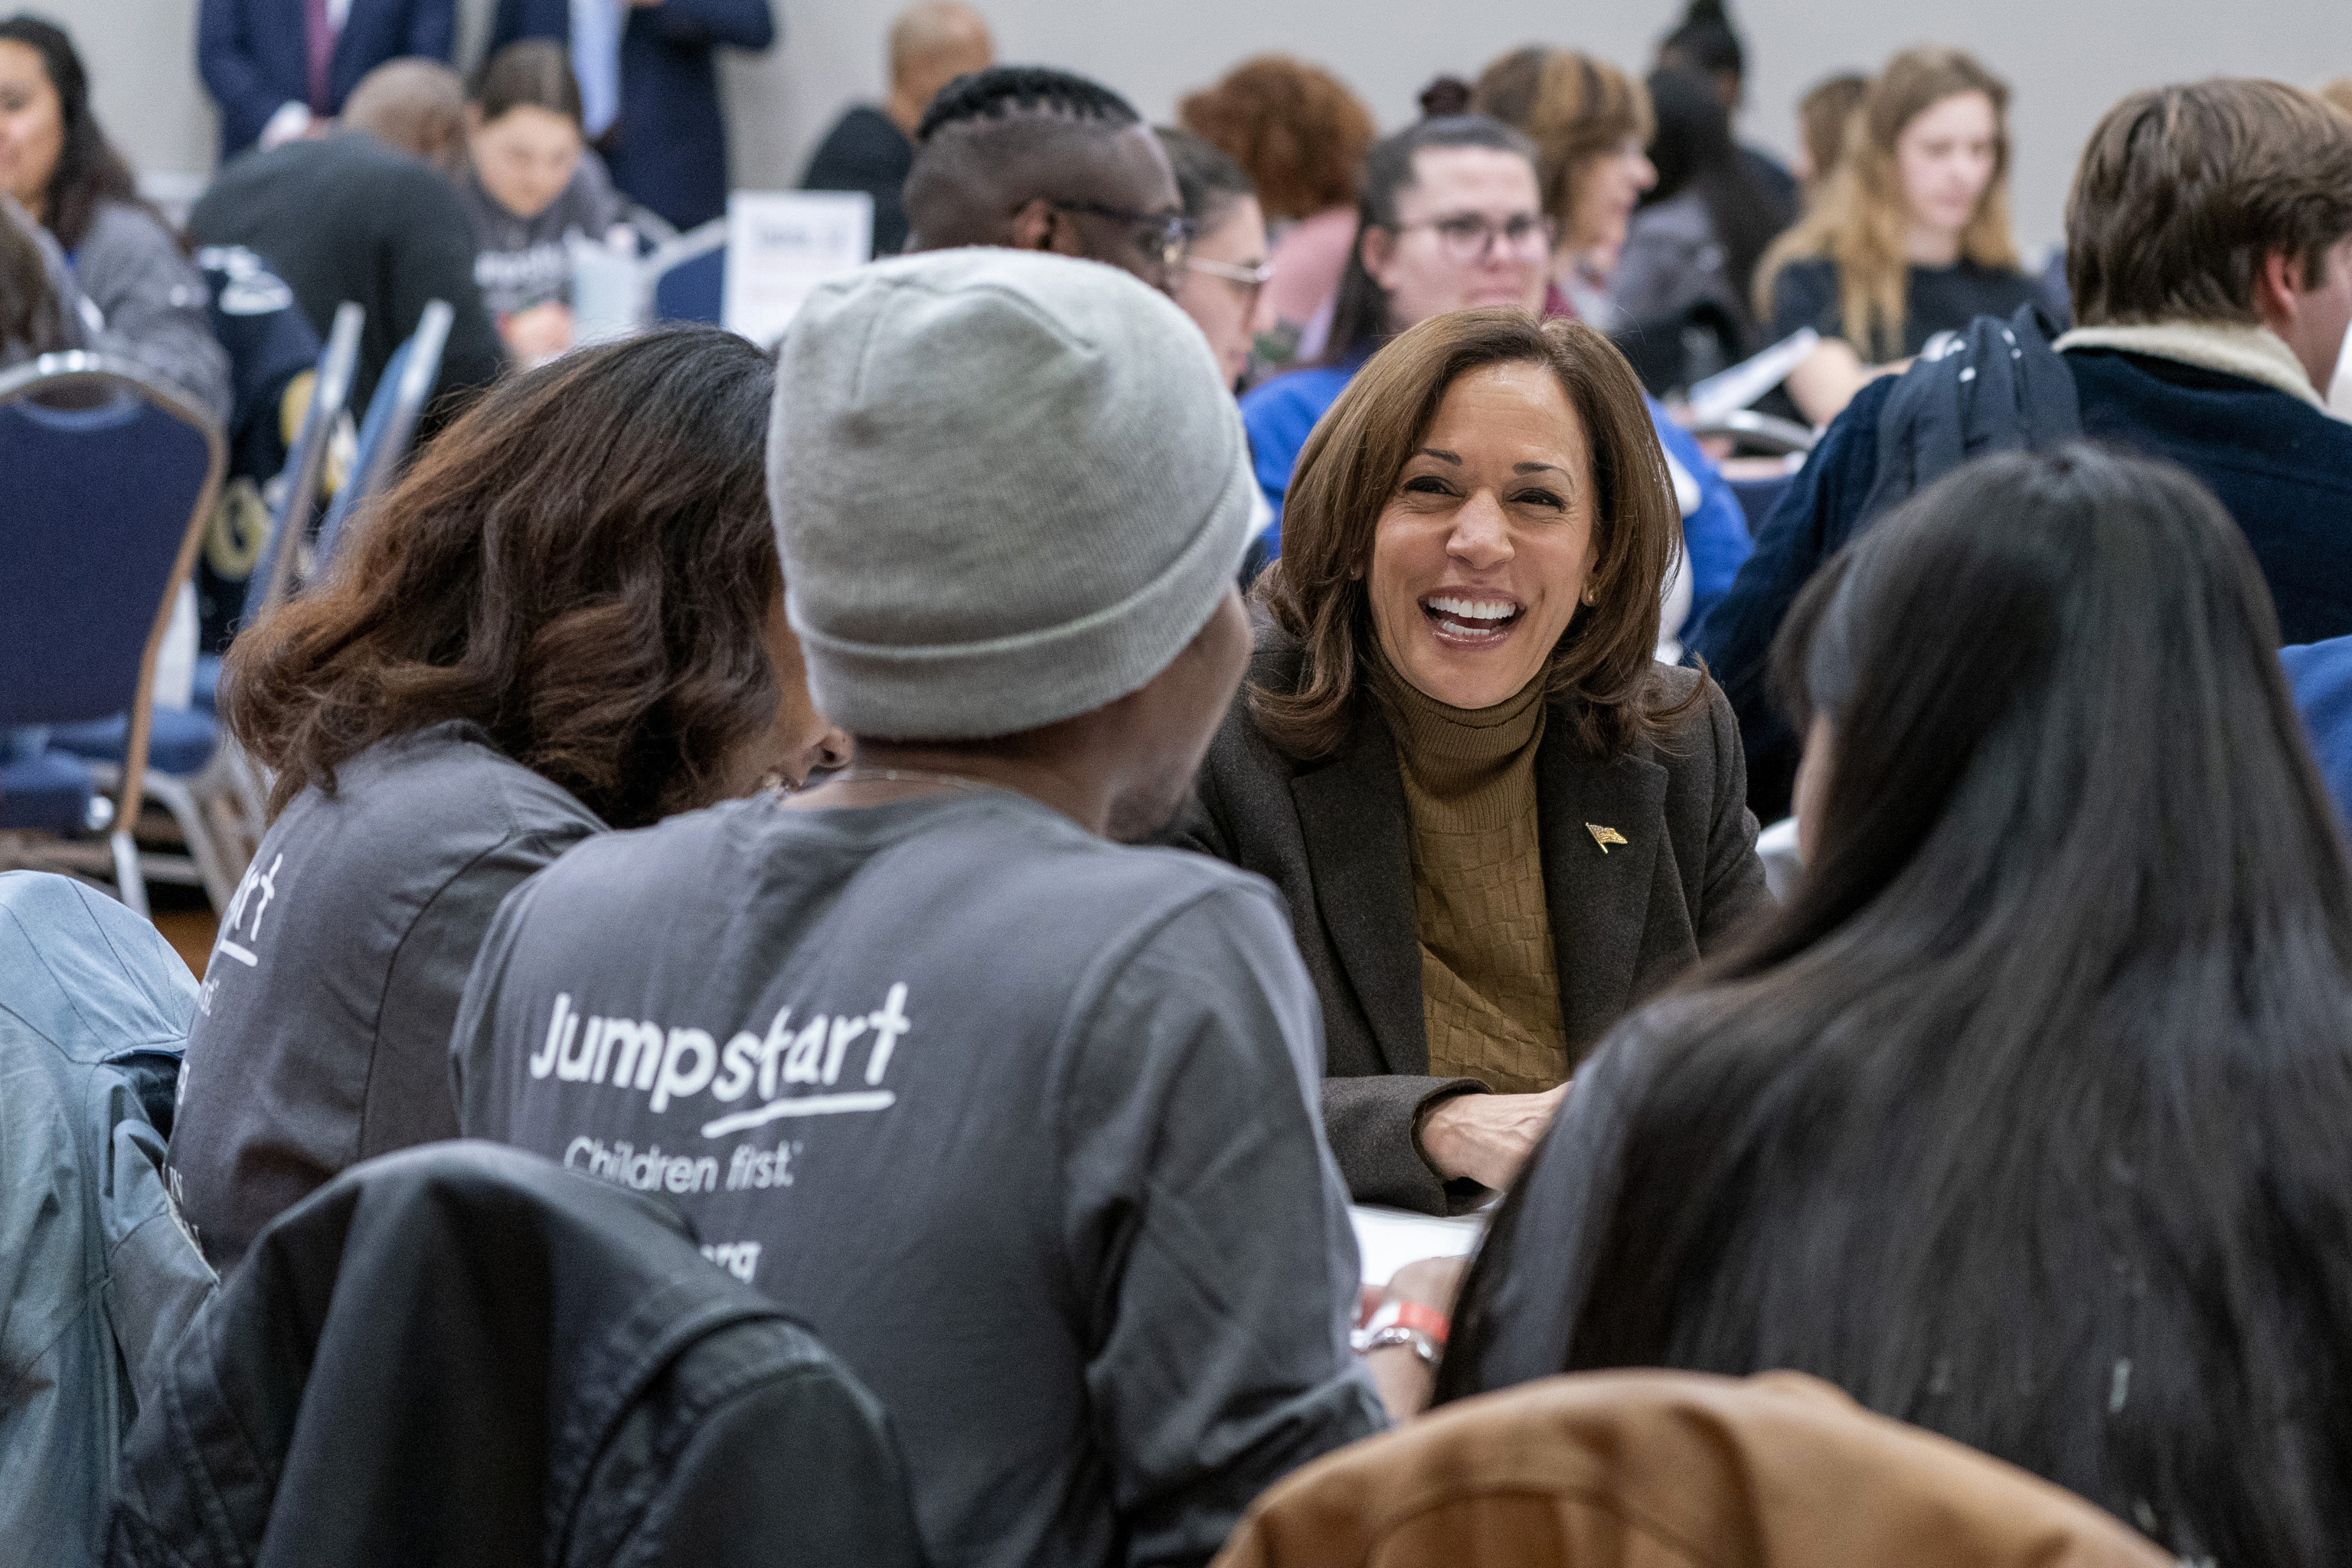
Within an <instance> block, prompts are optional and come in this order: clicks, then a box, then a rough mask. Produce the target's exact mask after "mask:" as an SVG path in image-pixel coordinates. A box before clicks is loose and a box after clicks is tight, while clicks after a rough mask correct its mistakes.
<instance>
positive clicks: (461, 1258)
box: [105, 1143, 922, 1568]
mask: <svg viewBox="0 0 2352 1568" xmlns="http://www.w3.org/2000/svg"><path fill="white" fill-rule="evenodd" d="M659 1164H660V1162H659V1160H658V1157H657V1156H656V1160H655V1168H656V1169H658V1167H659ZM120 1481H121V1486H120V1493H119V1497H118V1500H117V1502H116V1507H115V1511H114V1513H113V1515H112V1517H111V1519H110V1522H109V1525H108V1531H107V1539H106V1542H105V1560H106V1561H107V1562H108V1563H114V1564H158V1565H161V1564H171V1565H173V1568H213V1565H215V1564H220V1565H223V1568H226V1565H228V1564H245V1563H252V1564H256V1565H257V1568H275V1565H278V1564H286V1565H288V1568H292V1565H294V1564H300V1563H335V1564H338V1565H339V1568H368V1565H373V1564H383V1565H384V1568H390V1565H392V1564H394V1563H402V1564H411V1563H415V1564H434V1565H437V1568H457V1565H461V1564H462V1565H467V1568H472V1565H476V1564H478V1565H480V1568H494V1565H495V1568H511V1565H515V1564H532V1563H544V1564H548V1565H550V1568H570V1565H577V1568H589V1565H591V1564H593V1565H595V1568H606V1565H612V1568H619V1565H621V1564H655V1563H677V1564H681V1565H683V1564H689V1563H690V1564H696V1565H702V1564H733V1563H744V1564H749V1563H773V1562H776V1561H779V1560H780V1558H781V1557H789V1559H790V1560H791V1561H792V1562H793V1563H841V1564H845V1565H846V1564H852V1563H858V1564H910V1563H919V1562H920V1561H921V1558H922V1553H921V1547H920V1545H919V1538H918V1536H917V1534H916V1528H915V1519H914V1512H913V1509H912V1505H911V1504H910V1502H909V1501H908V1491H907V1485H906V1476H905V1472H904V1468H903V1467H902V1465H901V1462H900V1459H899V1455H898V1446H897V1443H896V1442H895V1440H894V1439H893V1438H892V1436H891V1435H890V1432H889V1430H888V1428H887V1426H886V1424H885V1420H884V1416H883V1414H882V1411H881V1408H880V1406H879V1405H877V1404H876V1402H875V1400H874V1398H873V1396H872V1395H871V1394H867V1393H866V1390H865V1389H864V1388H863V1387H862V1386H860V1385H859V1384H858V1383H857V1381H856V1379H855V1378H854V1377H852V1376H851V1375H850V1373H848V1371H847V1370H846V1369H845V1368H844V1367H842V1366H841V1364H840V1363H837V1362H836V1361H835V1360H834V1358H833V1357H832V1355H831V1354H830V1353H828V1352H826V1351H825V1349H824V1347H823V1346H822V1345H820V1344H818V1343H817V1342H816V1341H815V1340H814V1339H812V1338H811V1337H810V1336H809V1335H808V1333H807V1332H806V1331H803V1330H802V1329H801V1328H800V1327H798V1326H797V1325H796V1324H794V1323H793V1321H791V1320H790V1319H788V1318H787V1317H785V1315H784V1313H783V1311H782V1309H781V1308H779V1307H777V1306H776V1305H775V1304H774V1303H772V1302H771V1301H770V1300H767V1298H765V1297H763V1296H761V1294H760V1293H759V1292H758V1291H756V1290H753V1289H751V1287H749V1286H747V1285H743V1284H740V1283H739V1282H738V1281H736V1280H735V1279H731V1278H730V1277H729V1276H728V1275H727V1274H726V1273H725V1272H724V1271H722V1270H721V1269H720V1268H719V1267H717V1266H716V1265H714V1264H712V1263H710V1262H708V1261H706V1260H705V1259H704V1258H702V1257H701V1256H699V1255H698V1253H697V1251H696V1248H695V1245H694V1243H693V1242H692V1241H691V1240H690V1239H688V1236H687V1234H686V1230H685V1227H684V1225H683V1224H682V1222H681V1221H679V1220H678V1218H677V1216H676V1215H675V1214H674V1213H672V1211H671V1210H670V1209H669V1208H668V1207H667V1205H664V1204H663V1203H661V1202H660V1201H659V1200H658V1199H656V1198H654V1197H652V1196H639V1195H637V1194H633V1193H629V1192H626V1191H623V1190H621V1189H619V1188H617V1187H614V1186H611V1185H607V1184H604V1183H601V1182H598V1181H595V1180H593V1179H592V1178H590V1177H588V1176H584V1175H580V1174H577V1173H572V1172H567V1171H565V1170H563V1169H562V1168H561V1167H559V1166H557V1165H555V1164H553V1163H551V1162H549V1161H546V1160H542V1159H540V1158H538V1157H537V1156H534V1155H530V1154H525V1153H522V1152H519V1151H516V1150H511V1149H504V1148H500V1147H498V1146H496V1145H493V1144H488V1143H439V1144H433V1145H429V1146H427V1147H425V1148H422V1149H415V1150H408V1151H404V1152H401V1153H397V1154H390V1155H386V1156H385V1157H383V1159H380V1160H373V1161H370V1162H368V1163H364V1164H361V1165H358V1166H354V1167H353V1168H352V1170H350V1171H348V1172H346V1173H343V1174H342V1175H341V1176H340V1177H338V1178H336V1180H335V1181H333V1182H332V1183H331V1184H328V1185H326V1186H324V1187H322V1188H320V1190H319V1191H318V1192H317V1193H315V1194H311V1196H310V1197H309V1198H308V1199H306V1200H304V1201H303V1202H302V1203H301V1204H299V1205H297V1206H296V1207H294V1208H292V1209H289V1211H287V1213H286V1214H285V1215H282V1216H280V1217H279V1218H278V1221H277V1222H276V1223H274V1224H273V1225H271V1226H270V1227H269V1228H268V1230H266V1231H264V1232H263V1233H262V1234H261V1237H260V1238H259V1239H258V1240H257V1242H256V1243H255V1244H254V1247H253V1250H252V1252H251V1253H250V1254H249V1255H248V1256H247V1259H246V1262H245V1264H244V1265H243V1266H242V1267H241V1268H239V1269H238V1270H237V1271H236V1273H234V1274H232V1275H231V1276H230V1277H229V1279H228V1281H227V1282H226V1285H225V1286H224V1287H223V1289H222V1290H221V1293H220V1294H219V1295H217V1296H216V1297H215V1298H214V1299H213V1300H212V1301H211V1303H210V1304H209V1305H208V1306H207V1307H206V1308H205V1310H204V1311H202V1312H201V1313H200V1314H199V1315H198V1316H197V1318H196V1319H195V1320H194V1321H193V1322H192V1323H191V1324H190V1325H189V1328H188V1331H187V1333H186V1334H185V1335H184V1337H183V1338H182V1339H181V1341H180V1342H179V1344H178V1346H177V1347H176V1348H175V1349H174V1350H173V1353H172V1358H171V1364H170V1367H169V1369H168V1372H167V1374H166V1376H165V1379H164V1382H163V1388H162V1390H161V1392H160V1394H159V1396H158V1397H157V1398H156V1399H155V1400H154V1402H153V1403H152V1404H151V1405H148V1406H147V1407H146V1408H145V1409H144V1410H142V1412H141V1413H140V1417H139V1421H138V1423H137V1425H136V1426H134V1427H133V1428H132V1430H131V1437H130V1439H129V1442H128V1445H127V1447H126V1449H125V1452H124V1457H123V1462H122V1468H121V1477H120Z"/></svg>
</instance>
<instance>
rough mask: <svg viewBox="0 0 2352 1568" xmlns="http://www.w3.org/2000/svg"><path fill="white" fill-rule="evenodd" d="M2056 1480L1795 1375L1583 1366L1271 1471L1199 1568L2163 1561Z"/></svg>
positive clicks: (1718, 1567)
mask: <svg viewBox="0 0 2352 1568" xmlns="http://www.w3.org/2000/svg"><path fill="white" fill-rule="evenodd" d="M2170 1562H2171V1560H2170V1559H2169V1558H2168V1557H2166V1556H2165V1555H2164V1553H2162V1552H2159V1551H2158V1550H2157V1549H2156V1547H2154V1546H2153V1545H2151V1544H2149V1543H2148V1542H2147V1541H2145V1540H2144V1539H2142V1538H2141V1537H2140V1536H2138V1535H2137V1534H2135V1533H2134V1532H2133V1531H2130V1530H2127V1529H2126V1528H2125V1527H2124V1526H2123V1525H2122V1524H2121V1523H2119V1522H2117V1521H2116V1520H2115V1519H2113V1518H2111V1517H2110V1516H2108V1515H2107V1514H2105V1513H2103V1512H2101V1511H2100V1510H2097V1509H2095V1508H2094V1507H2092V1506H2091V1505H2090V1504H2089V1503H2087V1502H2084V1500H2081V1499H2080V1498H2077V1497H2075V1496H2074V1494H2073V1493H2071V1492H2067V1491H2063V1490H2061V1489H2059V1488H2057V1487H2054V1486H2052V1485H2051V1484H2050V1483H2048V1482H2047V1481H2043V1480H2040V1479H2036V1478H2034V1477H2032V1476H2030V1475H2028V1474H2026V1473H2025V1472H2024V1471H2023V1470H2021V1469H2018V1468H2015V1467H2013V1466H2011V1465H2008V1464H2004V1463H2002V1462H2001V1461H2000V1460H1998V1459H1995V1458H1990V1457H1989V1456H1987V1455H1984V1454H1979V1453H1978V1452H1977V1451H1976V1450H1974V1449H1972V1448H1967V1447H1962V1446H1961V1445H1959V1444H1958V1443H1954V1442H1952V1441H1950V1440H1948V1438H1944V1437H1939V1436H1936V1435H1934V1434H1933V1433H1930V1432H1925V1431H1922V1430H1920V1429H1919V1428H1917V1427H1916V1426H1906V1425H1904V1424H1903V1423H1901V1422H1899V1421H1890V1420H1888V1419H1886V1418H1885V1417H1884V1416H1880V1415H1872V1414H1870V1413H1869V1412H1868V1411H1865V1410H1864V1409H1863V1408H1862V1407H1861V1406H1860V1405H1856V1404H1854V1402H1853V1400H1851V1399H1849V1398H1847V1397H1846V1396H1845V1394H1843V1393H1841V1392H1839V1391H1838V1390H1837V1389H1835V1388H1832V1387H1831V1386H1830V1385H1829V1384H1825V1383H1822V1382H1820V1381H1818V1380H1816V1379H1813V1378H1811V1377H1805V1376H1801V1375H1800V1374H1798V1373H1786V1372H1783V1373H1766V1374H1764V1375H1763V1376H1760V1377H1752V1378H1746V1379H1738V1378H1728V1377H1716V1376H1712V1375H1709V1374H1706V1373H1681V1372H1602V1373H1574V1374H1571V1375H1568V1376H1562V1377H1550V1378H1545V1379H1543V1380H1541V1381H1540V1382H1537V1383H1530V1384H1522V1385H1521V1386H1519V1387H1517V1388H1514V1389H1509V1390H1507V1391H1505V1392H1503V1393H1499V1394H1483V1395H1481V1396H1479V1397H1477V1398H1475V1399H1465V1400H1463V1401H1461V1402H1460V1403H1458V1404H1455V1405H1449V1406H1446V1407H1445V1408H1444V1409H1441V1410H1439V1411H1437V1412H1436V1413H1434V1414H1433V1415H1429V1416H1426V1417H1424V1418H1423V1419H1421V1420H1418V1421H1415V1422H1412V1424H1410V1425H1408V1426H1403V1427H1401V1428H1399V1429H1398V1430H1396V1431H1393V1432H1390V1433H1388V1434H1386V1435H1384V1436H1379V1437H1373V1438H1370V1439H1368V1440H1366V1441H1364V1442H1361V1443H1359V1444H1356V1445H1355V1446H1354V1447H1349V1448H1343V1449H1341V1450H1339V1452H1338V1453H1335V1454H1328V1455H1326V1456H1325V1457H1324V1458H1321V1459H1319V1460H1318V1461H1316V1462H1315V1463H1314V1464H1311V1465H1308V1466H1307V1467H1306V1468H1304V1469H1301V1470H1299V1471H1298V1472H1297V1473H1296V1474H1294V1475H1292V1476H1291V1477H1290V1478H1288V1479H1286V1480H1284V1481H1282V1482H1281V1483H1280V1484H1278V1485H1276V1486H1275V1487H1273V1488H1272V1489H1269V1490H1268V1491H1267V1492H1266V1493H1265V1495H1264V1496H1263V1497H1261V1498H1259V1499H1258V1500H1257V1503H1256V1505H1255V1507H1253V1508H1252V1509H1251V1510H1250V1511H1249V1514H1248V1516H1247V1517H1246V1518H1244V1520H1243V1521H1242V1523H1241V1527H1240V1528H1239V1529H1238V1530H1236V1531H1234V1536H1233V1539H1232V1540H1231V1541H1230V1542H1227V1543H1226V1546H1225V1550H1224V1552H1223V1554H1222V1555H1220V1556H1219V1557H1218V1559H1217V1561H1216V1564H1215V1565H1214V1568H1341V1565H1343V1564H1344V1565H1349V1568H1354V1565H1357V1564H1374V1563H1377V1564H1378V1565H1379V1568H1417V1565H1419V1564H1423V1563H1426V1564H1430V1565H1432V1568H1435V1565H1438V1564H1444V1565H1447V1568H1475V1565H1483V1564H1494V1565H1496V1568H1503V1565H1506V1564H1507V1565H1509V1568H1695V1565H1697V1564H1706V1568H1893V1565H1895V1564H1900V1565H1902V1568H1947V1565H1948V1568H1961V1565H1963V1564H1965V1565H1966V1568H2094V1565H2096V1568H2166V1565H2167V1564H2168V1563H2170Z"/></svg>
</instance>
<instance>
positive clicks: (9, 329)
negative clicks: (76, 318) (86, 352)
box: [0, 213, 66, 357]
mask: <svg viewBox="0 0 2352 1568" xmlns="http://www.w3.org/2000/svg"><path fill="white" fill-rule="evenodd" d="M64 310H65V306H64V302H63V301H62V300H59V299H58V291H57V289H56V287H55V286H54V284H53V283H52V282H51V280H50V278H49V268H48V260H47V258H46V257H45V256H44V255H43V254H42V252H41V242H40V241H39V240H37V239H36V238H35V237H33V236H32V235H31V234H29V233H27V232H26V228H25V226H24V225H23V224H22V223H20V222H18V221H17V220H16V217H14V216H11V215H10V214H7V213H0V355H5V353H6V352H7V351H8V350H9V349H10V348H12V347H13V348H16V349H17V350H20V351H22V353H24V354H25V355H26V357H31V356H33V355H37V354H45V353H50V352H51V351H52V350H56V349H61V348H64V347H65V346H66V323H65V315H64Z"/></svg>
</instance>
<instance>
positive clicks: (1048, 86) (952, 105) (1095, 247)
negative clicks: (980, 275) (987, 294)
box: [906, 66, 1192, 292]
mask: <svg viewBox="0 0 2352 1568" xmlns="http://www.w3.org/2000/svg"><path fill="white" fill-rule="evenodd" d="M906 206H907V222H908V230H909V232H908V237H907V249H908V251H909V252H913V251H921V250H946V249H950V248H951V247H956V246H963V245H1000V246H1006V247H1012V248H1014V249H1018V250H1051V251H1056V252H1059V253H1060V254H1061V255H1064V256H1076V257H1083V258H1087V259H1088V260H1092V261H1103V262H1108V263H1109V264H1110V265H1111V266H1113V267H1117V268H1121V269H1123V270H1125V271H1128V272H1131V273H1133V274H1134V275H1135V276H1136V277H1138V278H1140V279H1143V281H1145V282H1146V283H1149V284H1150V285H1151V286H1152V287H1153V288H1155V289H1160V290H1162V291H1163V292H1165V291H1170V290H1172V289H1173V288H1174V285H1175V281H1176V279H1177V276H1178V274H1179V271H1180V268H1181V266H1182V263H1183V260H1184V254H1185V249H1186V247H1188V246H1189V245H1190V244H1191V243H1192V220H1191V219H1189V218H1187V217H1186V216H1184V207H1183V204H1182V202H1181V200H1180V199H1179V197H1178V195H1177V191H1176V176H1175V175H1174V174H1172V173H1171V172H1170V169H1169V167H1168V157H1167V154H1166V153H1162V152H1161V151H1160V143H1159V142H1158V141H1157V140H1156V139H1155V138H1154V137H1153V136H1152V134H1151V131H1150V127H1149V126H1147V125H1145V124H1144V123H1143V121H1142V119H1141V118H1140V117H1139V115H1138V114H1137V113H1136V112H1135V110H1134V108H1133V106H1132V105H1130V104H1129V102H1128V101H1127V100H1125V99H1123V98H1121V97H1120V96H1119V95H1118V94H1117V93H1115V92H1113V91H1111V90H1110V89H1108V88H1107V87H1104V86H1103V85H1102V84H1101V83H1099V82H1096V81H1090V80H1088V79H1087V78H1085V77H1082V76H1077V75H1076V74H1074V73H1072V72H1069V71H1060V70H1054V69H1051V68H1047V67H1044V66H992V67H990V68H988V69H986V70H981V71H974V72H972V73H971V75H970V76H965V77H959V78H957V79H955V80H954V81H952V82H950V83H949V84H948V85H947V86H946V87H945V88H944V89H941V90H940V95H939V96H938V97H937V98H935V99H933V100H931V106H930V108H929V110H926V111H925V112H924V114H923V120H922V123H921V124H920V125H919V126H918V127H917V128H916V131H915V166H914V168H913V169H912V170H911V171H910V172H909V173H908V175H907V187H906Z"/></svg>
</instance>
